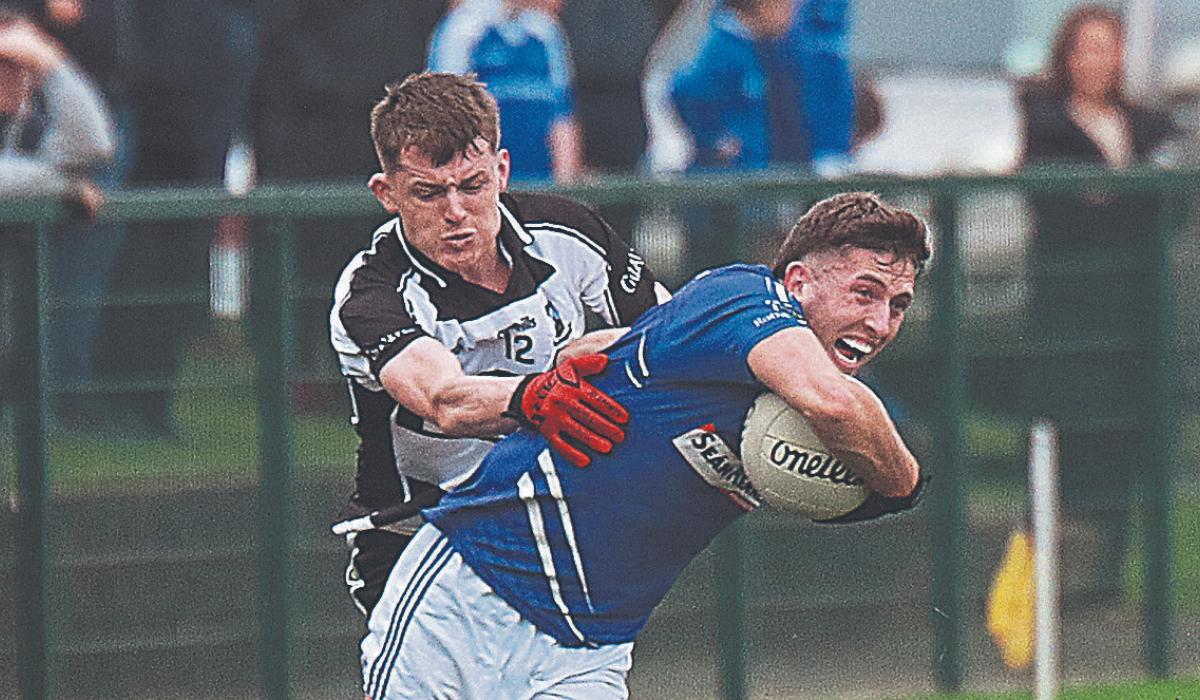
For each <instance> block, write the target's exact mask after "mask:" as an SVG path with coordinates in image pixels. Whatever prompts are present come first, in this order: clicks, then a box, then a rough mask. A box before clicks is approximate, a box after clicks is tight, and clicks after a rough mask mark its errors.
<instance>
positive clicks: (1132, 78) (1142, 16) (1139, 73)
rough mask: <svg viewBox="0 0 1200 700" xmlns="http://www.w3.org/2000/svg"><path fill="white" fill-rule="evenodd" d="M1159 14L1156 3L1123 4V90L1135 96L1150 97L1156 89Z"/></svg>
mask: <svg viewBox="0 0 1200 700" xmlns="http://www.w3.org/2000/svg"><path fill="white" fill-rule="evenodd" d="M1158 14H1159V13H1158V0H1129V2H1126V3H1125V17H1124V20H1125V87H1126V89H1128V90H1129V92H1130V93H1131V94H1132V95H1133V96H1134V97H1140V98H1143V99H1144V98H1146V97H1149V96H1151V94H1152V93H1153V91H1154V89H1155V88H1156V87H1158V86H1157V85H1155V79H1156V77H1157V76H1156V71H1155V70H1154V45H1155V43H1156V40H1157V39H1158V36H1157V35H1158Z"/></svg>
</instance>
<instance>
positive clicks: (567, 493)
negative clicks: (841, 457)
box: [425, 265, 807, 646]
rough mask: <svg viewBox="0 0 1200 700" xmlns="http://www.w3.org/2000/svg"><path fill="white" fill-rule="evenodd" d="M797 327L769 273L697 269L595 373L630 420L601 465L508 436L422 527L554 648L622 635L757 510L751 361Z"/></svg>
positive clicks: (535, 438)
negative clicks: (443, 539) (745, 454)
mask: <svg viewBox="0 0 1200 700" xmlns="http://www.w3.org/2000/svg"><path fill="white" fill-rule="evenodd" d="M805 326H807V322H806V321H805V319H804V315H803V311H802V310H801V308H800V305H799V303H798V302H797V301H795V300H794V299H793V298H792V297H791V296H790V295H789V294H788V293H787V292H786V290H785V289H784V288H783V286H782V285H781V284H779V283H778V282H777V281H776V280H775V279H774V278H773V277H772V276H771V273H770V271H769V270H768V269H767V268H766V267H763V266H749V265H732V266H729V267H724V268H719V269H716V270H712V271H709V272H705V273H701V274H700V275H698V276H697V277H696V278H695V279H693V280H692V281H691V282H689V283H688V284H687V285H686V286H684V287H683V288H682V289H681V290H680V291H679V293H678V294H677V295H676V296H675V298H674V299H672V300H671V301H670V302H668V303H666V304H663V305H661V306H657V307H654V308H651V309H650V310H648V311H646V312H645V313H644V314H642V316H641V317H640V318H639V319H638V321H637V322H636V323H635V324H634V325H633V327H632V328H631V330H630V332H629V333H627V334H626V335H625V336H623V337H622V338H621V340H619V341H618V342H617V343H616V344H614V345H613V347H612V348H610V350H609V351H608V355H609V358H610V362H609V366H608V369H607V370H605V372H604V373H603V374H602V375H600V376H598V377H595V378H594V380H595V381H594V383H595V385H596V386H597V387H599V388H600V389H603V390H604V391H605V392H607V393H608V394H609V395H610V396H612V397H613V398H614V399H616V400H617V401H619V402H621V403H622V404H623V405H624V406H625V407H626V408H628V409H629V411H630V414H631V415H632V418H631V419H630V423H629V426H628V430H627V435H626V439H625V441H624V442H623V443H621V444H620V445H617V446H616V448H615V449H614V450H613V452H612V454H610V455H607V456H598V457H596V458H595V459H594V460H593V462H592V464H591V466H589V467H587V468H586V469H579V468H576V467H574V466H572V465H571V464H569V463H568V462H567V461H566V460H564V459H562V458H561V457H559V456H558V455H556V454H555V453H553V452H552V451H551V450H549V449H548V448H547V445H546V441H545V440H544V439H543V438H542V437H541V435H539V434H538V433H536V432H533V431H529V430H521V431H518V432H517V433H515V434H513V435H511V436H509V437H508V438H506V439H504V440H503V441H501V442H500V443H499V444H498V445H497V446H496V447H495V448H494V449H493V450H492V451H491V452H490V453H489V455H488V456H487V458H485V460H484V461H483V463H482V465H481V466H480V468H479V469H478V470H477V471H476V472H475V474H474V475H473V476H472V477H471V478H469V479H468V480H467V481H466V482H465V483H464V484H463V485H462V486H460V487H459V488H457V489H455V490H454V491H452V492H451V493H450V494H449V495H447V496H446V497H445V498H443V499H442V501H441V503H440V504H439V505H438V506H437V507H434V508H431V509H428V510H426V511H425V516H426V518H427V519H428V520H429V521H430V522H431V523H432V524H433V525H434V526H435V527H437V528H438V529H439V530H441V531H442V532H443V533H445V534H446V536H447V538H448V539H449V541H450V543H451V545H452V546H453V547H454V548H455V549H456V550H457V551H458V552H459V553H460V554H461V555H462V557H463V559H464V560H465V561H466V562H467V564H469V565H470V567H471V568H472V569H473V570H474V571H475V573H476V574H478V575H479V577H480V578H482V579H483V580H484V581H486V582H487V583H488V585H489V586H491V587H492V589H493V590H495V591H496V593H498V594H499V595H500V596H501V597H502V598H504V599H505V600H506V601H507V602H508V603H509V604H510V605H512V606H513V607H514V608H515V609H516V610H517V611H519V612H520V613H521V614H522V615H523V616H524V617H525V618H526V619H528V620H529V621H531V622H532V623H533V624H534V625H536V626H537V627H538V628H539V629H541V630H542V631H544V632H546V633H548V634H550V635H551V636H553V637H554V638H555V639H556V640H558V642H559V643H561V644H565V645H570V646H589V645H599V644H617V643H623V642H628V641H631V640H633V639H634V637H636V636H637V633H638V632H639V631H640V630H641V629H642V627H643V626H644V625H645V624H646V620H647V619H648V618H649V616H650V613H651V611H652V610H653V609H654V607H655V606H656V605H658V603H659V601H661V600H662V598H663V596H664V595H666V592H667V590H668V589H669V588H670V587H671V585H672V584H673V583H674V582H675V579H676V578H678V576H679V574H680V573H681V572H682V571H683V569H684V567H685V566H687V564H688V562H690V561H691V560H692V558H693V557H694V556H695V555H696V554H698V553H699V552H700V551H701V550H702V549H704V548H705V547H706V546H707V545H708V543H709V542H711V541H712V539H713V537H715V536H716V535H717V533H718V532H720V531H721V530H722V529H723V528H724V527H725V526H727V525H729V524H730V523H732V522H733V521H734V520H735V519H736V518H737V517H738V516H739V515H741V514H743V513H745V512H747V511H748V510H750V509H752V508H754V507H755V506H757V505H758V494H757V493H756V492H755V491H754V488H753V486H752V485H751V484H750V483H749V481H748V480H747V478H746V475H745V472H744V471H743V470H742V467H741V460H740V456H739V443H740V436H741V431H742V424H743V422H744V421H745V418H746V412H747V411H748V410H749V408H750V406H751V404H752V403H753V402H754V399H755V397H756V396H757V395H758V394H759V393H760V392H762V391H763V390H764V387H763V386H762V384H760V383H759V382H758V380H757V379H755V377H754V375H753V374H752V373H751V371H750V367H749V365H748V362H747V357H748V355H749V353H750V351H751V349H753V348H754V346H755V345H757V344H758V343H759V342H761V341H763V340H764V339H766V338H767V337H769V336H771V335H773V334H775V333H777V332H779V331H781V330H784V329H787V328H796V327H805Z"/></svg>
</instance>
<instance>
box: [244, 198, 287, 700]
mask: <svg viewBox="0 0 1200 700" xmlns="http://www.w3.org/2000/svg"><path fill="white" fill-rule="evenodd" d="M253 240H254V246H253V249H252V253H251V256H252V257H251V265H252V268H251V302H250V304H251V319H252V324H251V332H252V333H253V336H252V337H253V342H254V354H255V361H256V364H257V368H256V372H255V384H256V389H257V395H258V416H259V450H260V454H259V461H260V468H261V479H262V483H261V485H260V487H259V494H258V536H259V540H258V595H259V601H258V609H259V651H258V653H259V664H260V666H261V682H262V689H263V695H264V697H266V698H270V699H271V700H286V698H288V697H289V694H290V686H289V674H288V657H289V654H288V651H289V642H290V640H291V635H290V615H291V605H290V600H291V596H290V595H289V589H290V583H291V575H290V574H291V566H290V560H291V532H292V527H293V517H292V498H291V493H292V468H293V462H294V458H293V448H292V420H291V418H292V416H291V387H290V384H289V376H290V373H289V371H288V370H289V366H290V360H291V357H292V355H293V352H292V348H293V346H294V344H295V338H294V333H293V322H292V319H293V314H292V304H291V301H292V298H293V296H294V295H293V293H292V287H293V281H294V270H295V255H294V250H293V242H292V233H291V227H290V225H289V223H288V222H287V221H286V220H280V221H277V222H272V223H271V224H270V225H268V226H266V227H265V230H259V231H256V232H255V234H254V238H253Z"/></svg>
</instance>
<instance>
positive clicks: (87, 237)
mask: <svg viewBox="0 0 1200 700" xmlns="http://www.w3.org/2000/svg"><path fill="white" fill-rule="evenodd" d="M131 3H132V0H45V2H44V3H42V11H43V16H44V18H45V21H46V25H47V29H48V31H50V32H51V33H52V34H53V35H54V36H55V37H56V38H57V39H58V40H59V41H61V42H62V44H63V46H64V47H65V48H66V49H67V51H68V52H69V53H70V54H71V55H72V56H73V57H74V59H75V60H76V61H78V62H79V64H80V65H81V66H82V67H83V69H84V71H85V72H86V73H87V74H88V75H89V76H91V77H92V79H93V80H94V81H95V82H96V84H97V85H98V86H99V88H100V90H101V92H102V93H103V95H104V98H105V100H106V101H107V102H108V105H109V107H110V108H111V110H112V115H113V119H114V121H115V125H116V135H117V149H116V155H115V156H114V157H113V159H112V160H111V161H109V162H108V163H107V164H106V165H105V166H104V167H103V168H100V169H98V170H97V171H95V174H94V176H93V180H94V182H95V184H96V185H98V186H99V187H100V188H101V189H103V190H105V191H108V190H114V189H119V188H121V187H124V186H125V184H126V182H127V181H128V179H129V171H130V168H131V167H132V165H133V154H134V139H135V134H134V124H133V110H132V106H131V104H130V100H129V86H130V80H131V78H132V76H133V72H134V70H135V59H134V57H133V53H132V52H133V49H134V46H135V43H134V37H133V26H132V22H131V15H130V8H131V7H132V4H131ZM127 233H128V226H127V225H126V224H125V223H124V222H105V223H96V224H91V225H88V224H70V225H67V226H63V227H61V228H60V229H58V230H56V231H55V232H54V233H53V234H52V235H53V238H54V249H55V250H54V255H53V261H54V263H55V266H54V269H53V270H52V275H53V277H52V279H53V280H54V291H55V295H56V296H58V297H59V298H62V299H65V300H66V303H65V304H63V305H60V306H58V307H57V308H55V312H54V316H53V319H52V323H51V326H50V347H51V351H52V359H51V369H52V372H53V373H54V376H55V379H56V381H58V382H61V383H63V384H65V385H66V386H65V387H64V389H63V391H62V392H61V393H60V395H59V397H58V402H57V403H58V408H57V416H58V418H59V419H60V421H61V423H62V424H63V425H64V426H66V427H69V428H84V427H95V426H97V425H99V424H100V423H101V422H102V420H101V417H102V416H104V415H106V413H107V401H105V400H93V398H92V395H90V394H88V393H87V391H86V389H84V383H86V382H87V381H89V380H91V379H94V376H93V366H92V365H93V362H94V358H93V353H94V350H95V348H96V338H97V334H98V331H99V323H100V316H101V311H100V310H101V303H102V302H103V300H104V298H105V294H106V292H107V290H108V278H109V275H110V273H111V272H112V269H113V265H114V264H115V262H116V259H117V254H118V251H119V250H120V248H121V244H122V242H123V241H124V240H125V236H126V234H127ZM72 386H74V387H78V388H79V391H76V390H73V389H71V387H72Z"/></svg>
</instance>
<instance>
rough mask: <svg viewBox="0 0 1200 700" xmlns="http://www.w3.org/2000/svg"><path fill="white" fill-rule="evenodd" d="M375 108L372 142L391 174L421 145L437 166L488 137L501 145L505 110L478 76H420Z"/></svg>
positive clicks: (390, 91) (391, 90)
mask: <svg viewBox="0 0 1200 700" xmlns="http://www.w3.org/2000/svg"><path fill="white" fill-rule="evenodd" d="M385 90H386V94H385V95H384V97H383V99H381V100H379V102H377V103H376V104H375V107H374V108H373V109H372V110H371V140H372V141H373V142H374V143H375V153H376V154H377V155H378V156H379V164H380V165H381V166H382V167H383V170H384V171H385V172H387V171H390V170H393V169H394V168H396V167H397V166H398V165H399V163H400V152H401V151H403V150H404V149H405V148H407V147H408V146H416V147H417V148H419V149H421V150H422V151H424V152H425V153H426V154H427V155H429V157H430V158H431V159H432V160H433V162H434V164H435V165H444V164H446V163H448V162H450V159H451V158H453V157H454V155H455V154H456V153H466V152H467V151H469V150H473V149H475V148H477V146H476V144H475V141H476V139H479V138H482V139H483V140H484V141H485V142H486V143H487V144H488V146H490V147H491V149H492V151H495V150H496V149H498V148H499V147H500V109H499V108H498V107H497V106H496V99H495V98H494V97H492V96H491V94H489V93H488V91H487V89H486V87H485V86H484V84H483V83H481V82H479V81H478V80H476V79H475V76H474V75H471V74H468V75H457V74H454V73H414V74H413V75H410V76H408V77H407V78H405V79H404V80H403V81H401V82H399V83H391V84H389V85H388V86H387V87H386V88H385Z"/></svg>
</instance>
